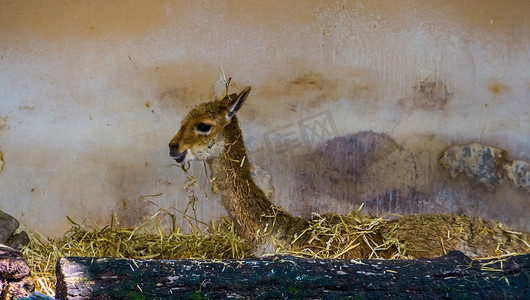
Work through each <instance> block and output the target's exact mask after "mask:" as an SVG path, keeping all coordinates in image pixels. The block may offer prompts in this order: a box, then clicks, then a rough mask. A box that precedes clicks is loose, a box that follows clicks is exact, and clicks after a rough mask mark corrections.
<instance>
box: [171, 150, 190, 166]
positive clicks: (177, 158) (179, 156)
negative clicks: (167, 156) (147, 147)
mask: <svg viewBox="0 0 530 300" xmlns="http://www.w3.org/2000/svg"><path fill="white" fill-rule="evenodd" d="M186 153H188V150H184V151H182V152H181V153H179V154H177V155H175V156H173V159H174V160H175V161H176V162H178V163H179V164H180V163H182V162H184V159H185V158H186Z"/></svg>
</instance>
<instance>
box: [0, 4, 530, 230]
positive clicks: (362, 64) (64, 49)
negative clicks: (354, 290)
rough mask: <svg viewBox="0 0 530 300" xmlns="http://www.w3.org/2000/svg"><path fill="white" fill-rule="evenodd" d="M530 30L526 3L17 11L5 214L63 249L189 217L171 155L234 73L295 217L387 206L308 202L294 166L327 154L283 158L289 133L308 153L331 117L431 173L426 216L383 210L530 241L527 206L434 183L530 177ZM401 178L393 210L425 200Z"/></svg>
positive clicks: (513, 193)
mask: <svg viewBox="0 0 530 300" xmlns="http://www.w3.org/2000/svg"><path fill="white" fill-rule="evenodd" d="M528 32H530V5H529V4H528V2H527V1H525V0H520V1H516V0H512V1H500V0H499V1H493V0H473V1H458V0H450V1H428V2H425V1H296V3H295V2H292V1H245V0H239V1H238V0H233V1H30V0H27V1H0V118H2V120H4V121H5V126H4V125H2V126H0V127H1V128H2V130H1V134H0V151H1V152H2V153H3V160H4V166H3V170H1V171H0V210H3V211H5V212H7V213H9V214H11V215H13V216H15V217H16V218H18V219H19V220H20V221H21V222H22V223H24V224H26V226H28V227H30V228H32V229H36V230H38V231H39V232H41V233H43V234H44V235H50V236H58V235H62V233H63V232H64V230H65V229H66V228H68V225H67V220H66V216H67V215H68V216H70V217H71V218H73V219H74V220H78V221H82V220H83V219H85V218H86V217H90V218H92V219H93V220H94V221H95V222H97V223H99V224H105V223H107V222H108V220H109V218H110V214H111V212H112V211H114V212H116V213H118V215H119V216H120V219H121V221H122V224H124V225H130V224H135V223H137V222H138V221H140V220H141V219H142V217H144V216H145V215H149V214H152V213H153V212H154V211H156V207H154V206H153V205H150V204H149V203H148V200H152V201H154V202H155V203H157V204H158V205H160V206H162V207H168V206H174V207H177V208H179V209H181V210H184V209H185V208H186V204H187V203H188V197H187V195H186V193H185V192H184V190H183V186H184V180H185V176H184V174H183V173H182V172H181V171H180V169H179V168H177V167H174V166H171V164H172V163H173V162H172V161H171V160H170V159H169V157H168V155H167V143H168V141H169V140H170V138H171V137H172V136H173V134H174V133H175V132H176V130H177V129H178V126H179V124H180V120H181V119H182V117H183V116H184V115H185V114H186V113H187V111H188V110H189V109H190V108H191V107H192V106H193V105H194V104H196V103H199V102H202V101H204V100H211V99H212V97H213V92H212V89H211V85H212V83H213V82H214V81H215V80H217V78H218V77H219V75H220V67H221V66H223V67H224V70H225V72H226V73H227V75H229V76H231V77H232V78H233V80H234V82H235V83H236V86H235V87H234V91H237V89H239V88H241V87H244V86H246V85H252V86H253V90H252V97H251V99H249V101H248V104H246V107H245V108H244V109H243V110H242V112H241V116H240V120H241V123H242V124H241V127H242V129H243V131H244V133H245V135H246V140H247V142H248V143H249V145H248V147H249V148H250V150H251V155H252V156H253V159H254V161H255V162H256V163H258V164H259V165H260V166H261V167H262V168H263V169H264V170H266V171H267V172H269V173H270V174H271V177H272V185H273V186H274V193H273V195H274V198H275V199H276V201H277V202H278V204H281V205H283V206H285V207H286V208H287V209H288V210H289V211H291V212H293V213H295V214H298V213H301V214H305V215H307V214H308V213H310V211H312V210H331V211H337V212H346V211H348V210H349V209H352V208H355V207H356V206H358V205H359V204H360V203H362V202H363V201H374V200H373V199H375V198H373V197H372V198H370V195H369V194H371V195H375V194H378V189H379V182H375V181H374V180H375V179H372V182H370V184H369V185H370V188H365V186H366V185H363V187H362V188H361V189H362V191H360V190H355V192H362V193H363V195H365V196H366V197H365V196H363V197H360V198H358V199H357V198H356V199H353V200H351V201H343V200H341V199H336V198H337V197H336V196H333V195H332V196H330V195H320V196H321V197H320V198H318V197H316V196H314V195H313V196H311V197H301V196H300V193H299V191H297V188H298V187H293V184H292V182H296V181H291V178H294V177H293V176H295V175H296V174H294V172H300V165H292V164H288V163H285V162H286V161H288V162H289V161H291V162H292V161H297V160H296V159H292V157H289V155H295V156H296V157H303V155H304V154H306V153H307V152H308V151H311V149H307V147H306V148H303V149H299V150H296V151H301V153H298V152H296V151H295V152H292V153H291V152H281V153H280V152H275V151H276V150H275V149H277V148H276V146H278V145H277V144H276V142H278V141H277V140H274V139H273V137H274V134H277V133H282V130H287V131H289V130H290V131H289V132H291V137H292V138H293V139H294V140H299V141H302V140H303V136H302V135H301V133H300V132H299V131H297V130H299V127H296V126H298V125H299V124H300V123H297V122H298V121H303V120H307V119H309V120H311V118H312V117H314V116H316V115H318V114H319V113H322V112H323V113H324V116H328V117H329V119H330V120H332V121H333V123H334V124H335V126H336V130H332V131H331V132H332V133H333V135H338V136H341V135H346V134H352V133H356V132H359V131H363V130H372V131H376V132H381V133H385V134H387V135H389V136H391V137H392V138H393V139H394V140H395V141H396V142H397V143H398V144H400V145H401V146H402V147H405V148H406V149H408V148H407V147H410V148H413V149H415V150H414V151H418V153H420V154H418V155H419V156H418V157H420V156H421V157H422V159H425V164H424V165H423V166H418V168H420V169H421V168H422V167H423V171H421V172H420V175H421V178H422V179H421V180H419V181H418V182H416V183H414V184H417V185H418V186H420V188H419V189H420V190H422V189H423V190H424V189H427V190H428V191H426V192H424V195H425V197H424V199H423V198H422V199H423V200H422V201H423V202H422V203H412V204H411V201H416V200H414V199H416V198H414V197H412V198H410V199H409V202H408V204H407V205H409V206H411V207H412V206H413V207H415V209H403V206H400V205H394V206H392V205H390V206H389V207H385V208H380V207H379V206H378V204H377V203H376V204H375V205H374V204H373V203H372V205H371V206H370V207H372V210H373V212H375V213H384V212H387V211H392V212H396V213H410V212H432V211H457V210H459V211H462V210H463V211H464V213H469V214H481V215H483V216H486V217H494V218H497V219H500V220H502V221H504V222H506V223H508V224H510V225H512V226H514V227H515V228H518V229H524V230H530V221H528V218H527V217H525V216H527V213H528V204H529V201H530V200H529V198H530V196H529V194H528V193H527V192H526V191H521V190H517V189H513V188H512V187H501V188H500V189H499V190H497V191H495V192H494V193H490V192H488V193H485V192H480V191H478V192H475V191H476V190H477V189H480V188H479V187H478V188H477V187H475V186H472V185H471V184H469V183H466V184H461V186H457V187H454V186H449V185H448V183H447V182H449V181H450V180H451V179H448V178H446V177H444V176H443V175H433V174H438V173H439V170H433V168H434V169H435V168H436V166H437V163H436V159H437V157H438V156H439V155H440V151H441V150H443V148H445V147H446V146H447V145H449V144H452V143H466V142H469V141H477V142H480V143H483V144H487V145H492V146H497V147H500V148H502V149H505V150H507V151H508V153H509V157H510V158H511V159H522V160H526V161H530V152H529V148H530V140H529V139H528V136H529V133H530V122H529V120H530V117H529V111H530V109H529V107H530V68H529V67H528V66H530V51H528V49H530V35H529V34H528ZM422 84H424V85H425V84H427V87H426V88H427V89H428V91H425V90H422V88H421V87H422ZM429 89H430V90H429ZM0 124H4V122H2V123H0ZM328 138H332V136H328ZM424 141H430V142H424ZM310 146H311V145H310ZM422 147H423V148H422ZM304 151H305V152H304ZM411 153H412V152H411ZM422 153H423V156H422ZM301 155H302V156H301ZM409 156H410V155H409ZM409 156H407V157H409ZM299 160H300V159H299ZM307 163H308V164H311V162H310V161H308V162H307ZM387 167H388V166H387ZM302 169H303V167H302ZM191 171H192V172H193V173H194V175H195V176H197V178H199V179H200V181H201V187H199V188H195V189H194V191H195V194H196V195H197V196H198V198H199V200H198V202H197V203H196V205H195V208H196V215H197V217H198V218H199V219H201V220H205V221H208V220H210V219H211V218H216V217H219V216H220V215H221V214H223V213H224V211H223V209H222V207H221V206H220V203H219V201H218V199H217V198H216V197H215V196H213V195H211V194H210V193H209V192H207V186H206V185H205V182H204V181H205V180H204V178H203V177H204V176H203V175H202V174H204V171H203V166H202V164H195V165H194V166H193V167H192V170H191ZM422 172H423V173H422ZM397 173H399V172H397ZM397 173H396V174H397ZM405 173H406V172H405ZM400 174H401V173H400ZM398 176H401V175H396V176H394V177H392V176H390V175H388V176H387V177H388V178H386V179H384V180H386V181H385V184H384V186H383V187H381V188H380V189H381V190H380V191H379V194H385V193H388V191H393V190H396V189H397V190H400V189H407V188H408V190H409V191H410V185H409V183H406V182H401V181H400V180H401V179H399V178H396V177H398ZM377 180H379V179H377ZM420 181H421V182H420ZM396 182H397V183H396ZM324 183H325V182H324ZM446 183H447V184H446ZM302 184H303V183H302ZM393 184H395V185H396V186H395V187H393ZM468 185H469V187H467V186H468ZM457 188H460V189H463V190H458V189H457ZM316 189H317V190H319V189H318V187H317V188H316ZM205 193H207V194H208V197H207V198H206V197H204V194H205ZM477 193H478V194H477ZM158 194H161V195H160V196H156V197H149V198H145V197H142V196H146V195H158ZM409 194H410V193H409ZM477 195H478V196H477ZM483 197H486V198H484V199H487V201H482V200H481V199H482V198H483ZM413 198H414V199H413ZM468 198H469V199H470V200H469V201H468ZM370 199H371V200H370ZM375 201H376V200H375ZM481 201H482V202H481ZM424 202H425V203H427V204H429V205H427V204H425V203H424ZM525 211H526V213H525ZM181 224H182V225H185V222H184V221H182V222H181Z"/></svg>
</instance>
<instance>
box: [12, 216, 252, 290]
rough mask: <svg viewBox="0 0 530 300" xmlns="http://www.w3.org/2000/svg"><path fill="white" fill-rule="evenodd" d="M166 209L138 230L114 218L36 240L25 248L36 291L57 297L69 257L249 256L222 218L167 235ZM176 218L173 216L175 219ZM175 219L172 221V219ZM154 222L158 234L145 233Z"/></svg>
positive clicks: (208, 257)
mask: <svg viewBox="0 0 530 300" xmlns="http://www.w3.org/2000/svg"><path fill="white" fill-rule="evenodd" d="M166 214H167V210H159V211H158V212H157V213H156V214H155V215H154V216H153V217H151V218H149V220H147V221H146V222H144V223H143V224H141V225H139V226H138V227H132V228H115V227H114V226H113V225H112V224H114V223H115V221H116V220H115V218H116V217H115V216H113V217H112V220H111V225H109V226H106V227H104V228H103V229H99V228H97V227H95V226H92V228H91V229H86V228H84V227H83V226H81V225H79V224H77V223H75V222H73V221H72V220H71V219H69V221H70V223H72V227H71V228H70V229H69V230H68V231H67V232H66V233H65V235H64V237H63V238H61V239H57V240H52V239H46V238H44V237H42V238H43V239H44V240H45V242H42V241H41V240H39V239H38V238H36V237H35V236H31V237H30V243H29V245H28V246H26V247H24V249H23V250H22V252H23V254H24V256H25V258H26V259H27V261H28V263H29V265H30V267H31V270H32V275H33V277H34V279H35V282H36V285H35V291H37V292H40V293H43V294H46V295H49V296H54V295H55V283H56V278H55V265H56V263H57V260H58V258H60V257H65V256H87V257H114V258H135V259H182V258H198V259H229V258H245V257H248V256H249V254H250V253H249V246H248V244H247V242H246V241H245V240H243V239H241V238H240V237H239V235H237V234H236V233H235V229H234V227H233V224H232V222H230V221H228V220H227V219H226V218H222V220H221V222H220V223H219V224H217V225H216V224H215V223H214V222H213V221H212V224H211V225H210V226H208V228H207V229H206V230H202V231H199V230H196V231H194V232H192V233H190V234H187V233H183V232H181V231H180V230H179V229H178V228H174V229H173V230H172V232H170V233H168V234H166V233H164V231H163V230H162V228H161V225H160V220H161V218H162V217H164V215H166ZM172 217H173V216H172ZM172 219H173V218H172ZM153 223H155V225H156V228H157V231H158V232H156V233H150V232H147V230H145V229H146V228H147V227H149V225H153Z"/></svg>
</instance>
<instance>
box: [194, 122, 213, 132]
mask: <svg viewBox="0 0 530 300" xmlns="http://www.w3.org/2000/svg"><path fill="white" fill-rule="evenodd" d="M210 129H212V125H210V124H206V123H201V124H199V125H197V131H199V133H203V134H204V133H208V132H209V131H210Z"/></svg>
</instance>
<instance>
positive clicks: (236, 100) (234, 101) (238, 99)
mask: <svg viewBox="0 0 530 300" xmlns="http://www.w3.org/2000/svg"><path fill="white" fill-rule="evenodd" d="M249 93H250V87H249V86H247V87H246V88H245V89H244V90H243V91H242V92H241V93H239V95H237V96H235V97H232V95H230V100H229V101H230V102H229V105H228V107H230V110H228V112H227V113H226V120H230V119H232V117H233V116H234V115H235V114H236V113H237V111H238V110H239V109H240V108H241V106H243V102H245V99H247V96H248V94H249Z"/></svg>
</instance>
